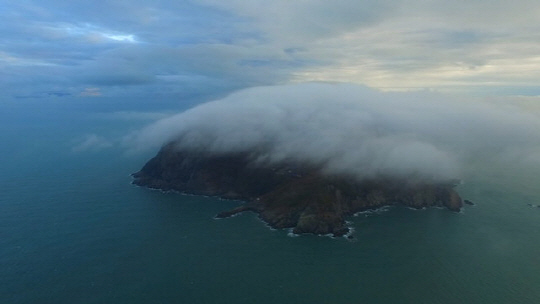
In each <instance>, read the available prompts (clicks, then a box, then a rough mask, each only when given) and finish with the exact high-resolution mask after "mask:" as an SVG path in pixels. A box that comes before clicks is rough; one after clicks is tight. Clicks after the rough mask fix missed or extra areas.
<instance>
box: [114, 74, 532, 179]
mask: <svg viewBox="0 0 540 304" xmlns="http://www.w3.org/2000/svg"><path fill="white" fill-rule="evenodd" d="M534 113H535V112H531V111H525V110H522V109H521V108H520V107H517V106H515V105H509V104H505V103H502V102H501V101H492V102H487V101H482V100H471V99H467V100H463V99H459V98H457V97H455V96H454V97H452V96H445V95H440V94H432V93H419V92H417V93H404V92H402V93H382V92H379V91H376V90H372V89H368V88H366V87H361V86H356V85H347V84H322V83H311V84H301V85H287V86H273V87H258V88H252V89H247V90H243V91H239V92H236V93H234V94H231V95H230V96H228V97H226V98H224V99H221V100H217V101H213V102H209V103H206V104H203V105H200V106H197V107H195V108H192V109H190V110H187V111H185V112H183V113H180V114H178V115H175V116H172V117H169V118H166V119H163V120H161V121H158V122H157V123H154V124H152V125H150V126H148V127H147V128H145V129H143V130H141V131H140V132H137V133H135V134H132V135H131V136H129V137H128V138H126V140H125V142H126V143H127V145H128V146H129V147H130V148H131V149H132V150H140V149H149V148H150V149H157V148H158V147H159V146H161V145H162V144H164V143H165V142H168V141H170V140H179V148H182V149H196V150H202V151H207V152H211V153H227V152H239V151H258V152H257V157H258V160H259V161H263V162H280V161H284V160H294V161H304V162H309V163H313V164H318V165H323V166H324V167H325V168H326V170H328V171H330V172H340V173H348V174H354V175H356V176H358V177H366V176H374V175H377V174H386V175H418V176H422V177H425V178H434V179H446V178H457V177H461V175H462V174H463V172H464V171H467V169H468V168H467V167H468V166H469V165H470V164H471V163H472V162H475V161H478V160H479V159H480V160H482V161H483V162H484V164H485V165H487V166H499V165H500V166H502V167H504V166H508V165H509V164H510V165H511V166H514V167H515V168H517V167H520V168H521V167H531V166H532V167H535V168H538V169H540V162H539V160H540V134H539V133H538V130H540V120H539V118H540V117H539V116H538V115H537V114H534ZM536 113H538V112H536Z"/></svg>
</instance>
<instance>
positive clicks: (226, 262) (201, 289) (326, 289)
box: [0, 105, 540, 304]
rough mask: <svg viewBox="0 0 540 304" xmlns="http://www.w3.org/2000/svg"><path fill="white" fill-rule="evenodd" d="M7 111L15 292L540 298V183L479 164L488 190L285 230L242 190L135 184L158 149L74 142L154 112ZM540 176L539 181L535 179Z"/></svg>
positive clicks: (352, 299)
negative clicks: (222, 214)
mask: <svg viewBox="0 0 540 304" xmlns="http://www.w3.org/2000/svg"><path fill="white" fill-rule="evenodd" d="M27 110H28V109H26V110H25V108H24V107H22V106H15V105H11V106H9V107H7V106H5V107H4V108H3V111H2V112H0V113H2V114H0V116H1V117H0V118H1V119H2V122H1V123H0V126H1V128H2V129H1V131H2V132H1V134H0V136H1V137H0V142H1V143H2V145H1V146H0V157H1V159H2V161H1V163H2V170H1V171H0V265H1V266H0V303H10V304H11V303H13V304H20V303H70V304H72V303H130V304H135V303H250V304H251V303H333V304H340V303H531V304H532V303H540V254H539V253H540V238H539V236H540V208H536V207H530V206H528V205H527V204H540V197H539V195H538V192H536V193H535V190H534V187H532V188H531V187H523V188H519V187H517V186H516V187H512V186H506V187H504V186H501V185H497V184H492V183H489V182H486V181H483V180H480V179H478V180H469V181H466V183H465V184H464V185H462V186H460V188H459V191H460V193H461V194H462V196H463V197H464V198H467V199H470V200H472V201H473V202H475V203H476V206H469V207H467V208H465V210H464V212H462V213H459V214H456V213H452V212H449V211H447V210H443V209H428V210H410V209H407V208H390V209H389V210H386V211H384V212H377V213H371V214H361V215H358V216H357V217H353V218H351V226H352V227H354V229H355V234H354V236H355V239H354V240H353V241H349V240H346V239H343V238H339V239H332V238H329V237H317V236H300V237H290V236H288V231H280V230H277V231H276V230H271V229H269V228H268V227H266V226H265V224H264V223H262V222H261V221H259V220H258V219H257V217H256V216H255V215H254V214H249V213H246V214H242V215H239V216H236V217H233V218H230V219H223V220H216V219H213V216H214V215H215V214H216V213H218V212H219V211H222V210H225V209H229V208H231V207H233V206H235V205H236V204H237V202H234V201H224V200H219V199H215V198H206V197H196V196H185V195H180V194H176V193H162V192H159V191H151V190H147V189H143V188H138V187H134V186H132V185H131V184H130V181H131V178H130V176H129V174H130V173H132V172H134V171H137V170H138V169H139V168H140V167H141V166H142V165H143V164H144V162H145V160H146V159H147V158H148V157H150V156H152V155H151V154H150V155H137V156H133V155H125V153H124V151H123V150H122V149H121V148H119V147H117V146H113V147H110V148H103V149H101V150H91V151H73V149H72V148H73V146H75V145H76V144H77V139H80V138H82V136H84V135H85V134H102V135H104V136H106V137H107V138H109V139H113V138H117V137H120V136H121V135H122V134H126V133H127V132H129V130H132V129H135V128H137V127H140V126H142V125H144V123H145V122H144V121H132V120H115V119H110V118H104V116H99V115H89V114H88V112H87V111H86V110H85V111H82V110H78V109H69V110H64V111H63V112H58V111H57V110H55V109H48V110H44V109H43V108H39V107H38V108H37V110H36V108H33V111H27ZM531 189H532V190H531Z"/></svg>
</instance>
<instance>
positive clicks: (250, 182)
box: [133, 142, 463, 236]
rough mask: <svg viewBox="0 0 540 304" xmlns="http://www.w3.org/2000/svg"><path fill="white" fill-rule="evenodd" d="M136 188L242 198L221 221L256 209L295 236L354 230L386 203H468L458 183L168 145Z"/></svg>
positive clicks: (144, 171) (456, 205)
mask: <svg viewBox="0 0 540 304" xmlns="http://www.w3.org/2000/svg"><path fill="white" fill-rule="evenodd" d="M133 177H134V180H133V183H134V184H136V185H140V186H144V187H149V188H154V189H161V190H165V191H167V190H175V191H179V192H182V193H189V194H195V195H207V196H216V197H221V198H225V199H235V200H241V201H244V202H245V203H244V204H242V205H240V206H239V207H237V208H235V209H233V210H229V211H224V212H221V213H219V214H218V215H217V217H218V218H224V217H229V216H232V215H235V214H237V213H240V212H244V211H252V212H255V213H257V214H258V215H259V217H260V218H261V219H262V220H263V221H265V222H266V223H268V224H269V225H270V226H271V227H273V228H292V232H293V233H296V234H301V233H313V234H332V235H334V236H343V235H346V234H347V233H348V232H349V228H348V227H347V226H346V222H345V219H346V218H347V217H348V216H351V215H353V214H354V213H357V212H360V211H365V210H370V209H377V208H380V207H383V206H389V205H405V206H409V207H412V208H425V207H432V206H437V207H446V208H448V209H450V210H452V211H459V210H460V208H462V206H463V201H462V199H461V198H460V196H459V195H458V193H457V192H456V191H455V190H454V187H455V181H447V182H433V181H431V182H426V181H421V180H417V179H412V178H410V179H404V178H392V177H379V178H371V179H362V180H359V179H358V178H355V177H352V176H344V175H335V174H329V173H325V172H324V170H321V168H318V167H316V166H313V165H307V164H299V163H287V162H283V163H279V164H269V163H262V162H259V161H256V160H255V157H254V156H253V154H251V153H247V152H242V153H240V152H239V153H225V154H223V153H222V154H209V153H205V152H204V151H189V150H185V149H184V150H183V149H179V148H178V147H177V145H175V143H174V142H172V143H169V144H167V145H165V146H164V147H163V148H162V149H161V150H160V151H159V152H158V154H157V155H156V156H155V157H154V158H152V159H151V160H149V161H148V162H147V163H146V164H145V165H144V167H143V168H142V169H141V170H140V171H139V172H137V173H134V174H133Z"/></svg>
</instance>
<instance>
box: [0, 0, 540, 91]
mask: <svg viewBox="0 0 540 304" xmlns="http://www.w3.org/2000/svg"><path fill="white" fill-rule="evenodd" d="M538 16H540V2H538V1H534V0H515V1H495V0H490V1H488V0H467V1H443V0H418V1H399V0H392V1H389V0H334V1H322V0H313V1H300V0H299V1H291V0H273V1H262V0H245V1H241V0H227V1H218V0H192V1H187V0H186V1H178V0H163V1H142V0H130V1H127V0H126V1H123V0H122V1H120V0H117V1H114V0H108V1H78V0H58V1H54V0H39V1H31V0H17V1H11V0H0V77H1V81H0V89H1V90H2V91H3V96H4V98H5V99H21V98H44V99H60V98H64V97H75V96H81V97H110V98H118V97H125V98H130V97H135V96H136V97H139V98H141V97H152V98H154V99H159V98H162V99H166V98H176V99H178V100H182V99H189V98H202V99H203V100H204V99H205V98H206V99H211V98H213V96H219V95H220V94H223V93H227V92H230V91H232V90H236V89H239V88H246V87H252V86H258V85H273V84H285V83H291V82H306V81H314V80H315V81H332V82H335V81H336V82H354V83H360V84H364V85H367V86H370V87H374V88H380V89H384V90H389V89H392V90H411V89H412V90H416V89H435V90H440V91H445V90H451V91H460V92H471V93H474V94H478V93H480V94H490V95H497V94H498V95H501V94H502V95H538V94H539V93H540V87H539V86H538V80H539V79H540V22H538Z"/></svg>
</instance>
